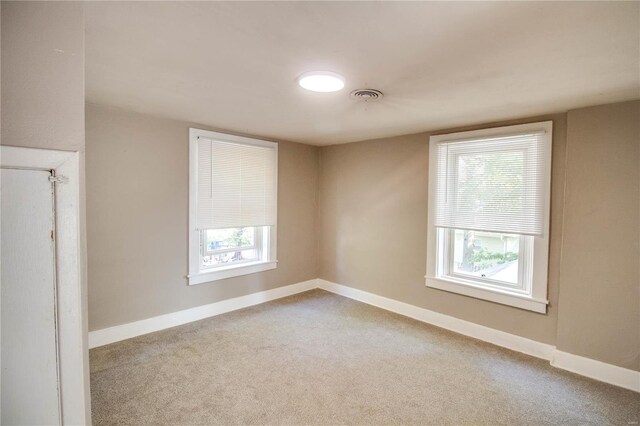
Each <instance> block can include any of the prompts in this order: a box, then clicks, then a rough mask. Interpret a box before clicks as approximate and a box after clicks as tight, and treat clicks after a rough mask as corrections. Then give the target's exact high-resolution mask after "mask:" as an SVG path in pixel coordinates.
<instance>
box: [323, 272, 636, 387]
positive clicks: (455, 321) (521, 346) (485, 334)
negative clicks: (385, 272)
mask: <svg viewBox="0 0 640 426" xmlns="http://www.w3.org/2000/svg"><path fill="white" fill-rule="evenodd" d="M318 288H321V289H323V290H326V291H330V292H332V293H335V294H339V295H341V296H345V297H348V298H350V299H354V300H357V301H360V302H363V303H367V304H369V305H372V306H376V307H378V308H381V309H385V310H387V311H391V312H395V313H397V314H400V315H404V316H406V317H409V318H413V319H415V320H418V321H422V322H426V323H428V324H432V325H435V326H437V327H440V328H444V329H447V330H450V331H453V332H456V333H459V334H463V335H465V336H469V337H473V338H474V339H479V340H482V341H485V342H488V343H492V344H494V345H497V346H501V347H503V348H507V349H511V350H513V351H516V352H521V353H524V354H527V355H531V356H534V357H536V358H541V359H544V360H547V361H550V363H551V365H552V366H554V367H556V368H559V369H562V370H567V371H571V372H573V373H576V374H580V375H582V376H586V377H589V378H591V379H595V380H599V381H601V382H605V383H609V384H612V385H615V386H620V387H623V388H625V389H630V390H632V391H635V392H640V372H638V371H634V370H629V369H626V368H622V367H618V366H616V365H612V364H607V363H604V362H600V361H596V360H594V359H590V358H585V357H581V356H578V355H573V354H569V353H567V352H562V351H559V350H557V349H556V347H555V346H553V345H549V344H546V343H542V342H538V341H535V340H531V339H527V338H525V337H521V336H516V335H514V334H510V333H506V332H504V331H500V330H496V329H493V328H489V327H485V326H482V325H478V324H475V323H472V322H469V321H465V320H461V319H459V318H454V317H451V316H448V315H444V314H441V313H438V312H434V311H430V310H428V309H424V308H419V307H417V306H414V305H410V304H408V303H404V302H399V301H397V300H393V299H389V298H386V297H383V296H379V295H377V294H373V293H369V292H366V291H363V290H358V289H355V288H352V287H347V286H344V285H340V284H336V283H332V282H330V281H326V280H323V279H318Z"/></svg>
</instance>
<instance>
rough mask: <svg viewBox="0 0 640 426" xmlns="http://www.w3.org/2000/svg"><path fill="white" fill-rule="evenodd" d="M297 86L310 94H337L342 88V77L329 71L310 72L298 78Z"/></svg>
mask: <svg viewBox="0 0 640 426" xmlns="http://www.w3.org/2000/svg"><path fill="white" fill-rule="evenodd" d="M298 84H299V85H300V86H301V87H302V88H304V89H307V90H311V91H312V92H324V93H326V92H337V91H338V90H342V88H343V87H344V77H343V76H341V75H340V74H336V73H335V72H331V71H310V72H305V73H304V74H302V75H301V76H300V77H298Z"/></svg>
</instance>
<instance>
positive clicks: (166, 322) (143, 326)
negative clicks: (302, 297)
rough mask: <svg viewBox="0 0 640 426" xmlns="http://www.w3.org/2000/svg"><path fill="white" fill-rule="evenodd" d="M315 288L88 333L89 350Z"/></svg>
mask: <svg viewBox="0 0 640 426" xmlns="http://www.w3.org/2000/svg"><path fill="white" fill-rule="evenodd" d="M314 288H317V280H315V279H313V280H309V281H303V282H301V283H297V284H291V285H286V286H283V287H278V288H274V289H271V290H266V291H261V292H258V293H252V294H248V295H246V296H240V297H235V298H233V299H227V300H221V301H220V302H215V303H210V304H208V305H203V306H197V307H195V308H191V309H185V310H183V311H178V312H172V313H170V314H165V315H160V316H157V317H153V318H147V319H144V320H140V321H135V322H130V323H127V324H122V325H117V326H114V327H109V328H103V329H102V330H96V331H91V332H89V348H96V347H98V346H103V345H108V344H109V343H114V342H119V341H120V340H125V339H130V338H132V337H136V336H141V335H143V334H147V333H153V332H154V331H159V330H164V329H166V328H171V327H176V326H178V325H182V324H187V323H190V322H193V321H198V320H201V319H204V318H209V317H213V316H216V315H220V314H224V313H227V312H231V311H235V310H238V309H242V308H247V307H249V306H253V305H258V304H260V303H265V302H269V301H271V300H275V299H280V298H282V297H287V296H291V295H293V294H297V293H302V292H303V291H308V290H313V289H314Z"/></svg>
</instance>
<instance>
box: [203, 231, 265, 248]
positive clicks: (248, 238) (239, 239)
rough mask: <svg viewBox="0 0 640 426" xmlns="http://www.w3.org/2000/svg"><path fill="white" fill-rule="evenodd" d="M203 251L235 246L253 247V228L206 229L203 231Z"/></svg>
mask: <svg viewBox="0 0 640 426" xmlns="http://www.w3.org/2000/svg"><path fill="white" fill-rule="evenodd" d="M205 238H206V239H205V251H207V252H212V251H215V250H224V249H230V248H236V247H253V246H254V244H255V228H227V229H208V230H207V231H206V232H205Z"/></svg>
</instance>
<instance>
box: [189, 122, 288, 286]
mask: <svg viewBox="0 0 640 426" xmlns="http://www.w3.org/2000/svg"><path fill="white" fill-rule="evenodd" d="M277 191H278V144H276V143H273V142H268V141H263V140H259V139H252V138H246V137H240V136H233V135H227V134H223V133H216V132H210V131H206V130H200V129H190V130H189V275H188V279H189V284H201V283H206V282H210V281H215V280H219V279H224V278H231V277H234V276H238V275H246V274H251V273H255V272H261V271H266V270H269V269H274V268H276V266H277V260H276V247H277V231H276V229H277V204H278V200H277V198H278V197H277V196H278V193H277Z"/></svg>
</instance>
